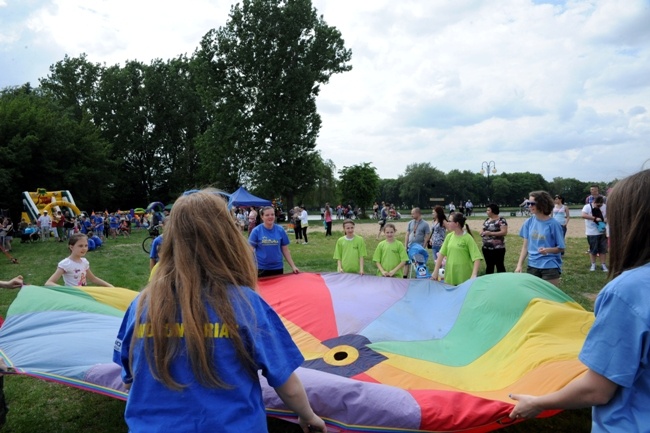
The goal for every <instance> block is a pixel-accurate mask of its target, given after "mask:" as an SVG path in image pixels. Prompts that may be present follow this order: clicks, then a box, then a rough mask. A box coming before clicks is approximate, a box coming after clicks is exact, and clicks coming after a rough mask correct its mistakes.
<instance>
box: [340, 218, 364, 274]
mask: <svg viewBox="0 0 650 433" xmlns="http://www.w3.org/2000/svg"><path fill="white" fill-rule="evenodd" d="M343 230H344V231H345V236H341V237H340V238H339V239H338V240H337V241H336V247H335V248H334V260H336V263H337V270H338V272H350V273H359V275H363V258H364V257H365V256H366V254H367V253H366V242H365V241H364V240H363V238H362V237H361V236H356V235H355V234H354V221H352V220H350V219H346V220H345V221H343Z"/></svg>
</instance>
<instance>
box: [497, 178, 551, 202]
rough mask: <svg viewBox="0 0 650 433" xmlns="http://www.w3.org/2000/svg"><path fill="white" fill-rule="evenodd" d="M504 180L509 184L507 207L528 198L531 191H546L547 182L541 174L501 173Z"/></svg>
mask: <svg viewBox="0 0 650 433" xmlns="http://www.w3.org/2000/svg"><path fill="white" fill-rule="evenodd" d="M501 176H503V177H504V178H505V179H507V180H508V182H510V197H509V200H508V203H505V204H508V205H511V206H516V205H518V204H519V203H521V202H522V201H523V199H524V198H528V195H529V194H530V193H531V192H532V191H540V190H542V191H548V182H546V180H545V179H544V178H543V177H542V175H541V174H533V173H529V172H525V173H502V174H501Z"/></svg>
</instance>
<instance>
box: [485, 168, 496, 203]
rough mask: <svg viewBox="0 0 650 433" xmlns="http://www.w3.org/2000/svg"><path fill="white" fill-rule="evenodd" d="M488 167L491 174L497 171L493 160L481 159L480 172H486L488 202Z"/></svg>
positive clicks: (489, 193) (489, 192)
mask: <svg viewBox="0 0 650 433" xmlns="http://www.w3.org/2000/svg"><path fill="white" fill-rule="evenodd" d="M490 169H492V174H496V172H497V163H496V162H494V161H490V162H488V161H483V162H482V163H481V174H487V196H488V197H487V199H488V200H487V201H488V203H489V202H490V195H491V191H490Z"/></svg>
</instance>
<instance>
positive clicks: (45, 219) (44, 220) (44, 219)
mask: <svg viewBox="0 0 650 433" xmlns="http://www.w3.org/2000/svg"><path fill="white" fill-rule="evenodd" d="M38 223H39V224H40V226H41V227H52V218H50V217H49V216H48V215H42V216H40V217H38Z"/></svg>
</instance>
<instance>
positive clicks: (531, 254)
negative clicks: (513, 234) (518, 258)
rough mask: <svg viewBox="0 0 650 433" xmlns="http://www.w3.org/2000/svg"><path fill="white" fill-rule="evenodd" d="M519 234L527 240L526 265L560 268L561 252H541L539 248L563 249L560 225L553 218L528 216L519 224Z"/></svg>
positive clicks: (541, 267) (539, 267)
mask: <svg viewBox="0 0 650 433" xmlns="http://www.w3.org/2000/svg"><path fill="white" fill-rule="evenodd" d="M519 236H521V237H522V238H524V239H527V240H528V266H530V267H533V268H537V269H562V254H561V253H556V254H542V253H540V252H539V249H540V248H542V247H544V248H556V247H557V248H562V249H564V248H565V246H564V232H563V231H562V225H561V224H560V223H559V222H557V220H555V219H553V218H549V219H547V220H540V219H538V218H537V217H534V216H533V217H530V218H528V219H527V220H526V221H525V222H524V225H522V226H521V230H520V231H519Z"/></svg>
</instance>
